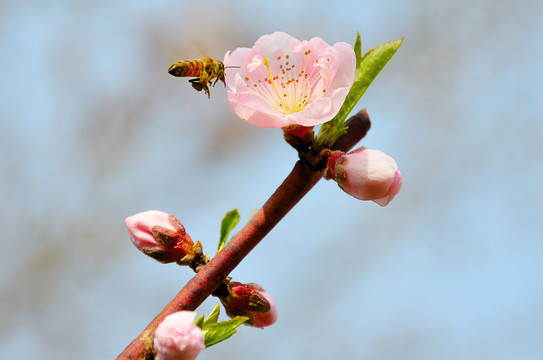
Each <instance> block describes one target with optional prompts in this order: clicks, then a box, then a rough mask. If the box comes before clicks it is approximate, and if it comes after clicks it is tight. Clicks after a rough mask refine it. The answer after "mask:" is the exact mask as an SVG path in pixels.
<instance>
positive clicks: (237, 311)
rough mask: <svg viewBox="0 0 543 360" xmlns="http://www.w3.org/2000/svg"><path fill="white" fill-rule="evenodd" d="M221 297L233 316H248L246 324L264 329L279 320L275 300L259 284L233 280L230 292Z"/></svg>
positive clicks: (229, 313)
mask: <svg viewBox="0 0 543 360" xmlns="http://www.w3.org/2000/svg"><path fill="white" fill-rule="evenodd" d="M219 298H220V300H221V302H222V304H223V306H224V308H225V310H226V314H227V315H228V316H230V317H231V318H234V317H236V316H247V317H248V318H249V321H247V322H246V323H245V324H246V325H251V326H254V327H257V328H261V329H263V328H264V327H266V326H270V325H271V324H273V323H275V321H276V320H277V308H276V307H275V302H274V301H273V299H272V297H271V296H270V295H269V294H268V293H267V292H266V290H264V289H263V288H262V287H261V286H260V285H258V284H255V283H249V284H242V283H239V282H231V283H230V284H228V293H227V294H225V295H220V296H219Z"/></svg>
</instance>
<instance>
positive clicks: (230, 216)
mask: <svg viewBox="0 0 543 360" xmlns="http://www.w3.org/2000/svg"><path fill="white" fill-rule="evenodd" d="M238 222H239V213H238V210H237V209H234V210H232V211H229V212H228V213H226V215H225V216H224V218H223V219H222V223H221V237H220V239H219V246H218V248H217V252H219V251H221V250H222V248H223V247H224V245H226V240H228V235H230V231H232V229H233V228H234V227H235V226H236V225H237V224H238Z"/></svg>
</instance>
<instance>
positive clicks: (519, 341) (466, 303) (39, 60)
mask: <svg viewBox="0 0 543 360" xmlns="http://www.w3.org/2000/svg"><path fill="white" fill-rule="evenodd" d="M542 20H543V3H542V2H541V1H539V0H526V1H522V2H518V1H513V0H501V1H491V0H475V1H466V0H455V1H452V0H446V1H439V2H436V1H430V0H412V1H389V0H387V1H379V2H374V1H371V2H370V1H356V2H355V1H352V2H349V1H344V2H336V3H333V4H331V3H330V2H321V1H297V2H293V1H281V0H279V1H274V2H269V1H266V2H263V1H262V2H260V1H253V2H249V1H235V0H232V1H229V2H223V1H215V0H209V1H206V2H198V1H172V0H159V1H153V2H150V1H142V0H137V1H117V2H110V1H103V0H98V1H88V0H84V1H77V2H73V1H66V0H58V1H53V0H51V1H32V0H31V1H25V2H15V1H2V2H0V44H1V46H0V74H1V79H2V80H1V86H0V97H1V102H0V154H1V155H0V169H1V170H0V227H1V229H2V237H1V239H2V251H1V254H0V263H1V268H2V270H1V272H0V299H1V307H0V322H1V324H2V326H1V327H0V357H1V358H17V359H37V358H40V359H112V358H115V357H116V356H117V355H118V354H119V353H120V352H122V350H123V349H124V348H125V346H127V345H128V344H129V343H130V342H131V341H132V340H133V339H134V338H135V337H136V336H137V335H138V334H139V333H140V331H141V330H142V329H143V328H144V327H145V326H146V325H147V324H148V323H149V322H150V321H151V320H152V319H153V317H154V316H155V315H156V314H157V313H158V312H159V311H160V310H162V308H163V306H164V305H165V304H166V303H167V302H169V301H170V299H171V298H173V296H174V295H175V294H176V293H177V292H178V290H179V289H180V288H181V287H182V286H183V285H184V284H185V283H186V282H187V281H188V280H189V279H190V277H191V276H192V273H191V271H190V270H188V269H185V268H180V267H178V266H175V265H168V266H165V265H161V264H159V263H157V262H155V261H153V260H152V259H150V258H148V257H146V256H144V255H141V254H140V253H139V252H138V251H137V250H136V249H135V248H134V247H133V246H132V244H131V243H130V241H129V239H128V236H127V233H126V227H125V224H124V219H125V217H127V216H129V215H132V214H134V213H137V212H140V211H144V210H149V209H158V210H162V211H166V212H169V213H172V214H174V215H176V216H177V217H178V218H179V219H180V220H181V221H182V222H183V224H184V225H185V227H186V229H187V231H188V233H189V234H190V235H191V237H192V238H193V239H195V240H201V241H202V242H203V244H204V249H205V250H206V251H209V252H213V251H214V249H215V247H216V244H217V241H218V237H219V225H220V220H221V219H222V216H223V215H224V214H225V213H226V212H227V211H229V210H231V209H234V208H238V209H239V211H240V213H241V215H242V222H244V221H246V220H247V219H248V218H249V216H250V214H251V213H252V211H253V210H254V209H255V208H258V207H260V206H261V205H262V204H263V203H264V201H265V200H266V199H267V198H268V196H269V195H270V194H271V193H272V192H273V191H274V190H275V188H276V187H277V186H278V185H279V184H280V182H281V181H282V180H283V179H284V177H285V176H286V175H287V174H288V173H289V172H290V170H291V168H292V166H293V164H294V163H295V161H296V160H297V157H296V153H295V151H294V150H292V149H291V148H289V146H288V145H287V144H286V143H284V141H283V139H282V133H281V131H280V130H267V129H260V128H256V127H253V126H251V125H249V124H246V123H244V122H243V121H241V120H239V119H237V118H236V117H234V115H233V114H232V113H231V112H230V110H229V108H228V105H227V100H226V91H225V89H224V88H223V87H222V85H221V84H218V85H217V86H216V87H215V88H212V89H211V99H210V100H208V99H207V97H206V96H205V94H204V93H197V92H196V91H194V90H193V89H192V87H191V86H190V84H189V83H188V82H187V79H179V78H174V77H171V76H170V75H168V73H167V71H166V70H167V68H168V66H169V65H170V64H171V63H173V62H174V61H177V60H181V59H191V58H202V57H205V56H211V57H215V58H219V59H222V57H223V55H224V53H225V52H226V51H228V50H233V49H235V48H236V47H239V46H244V47H250V46H252V44H253V43H254V42H255V40H257V39H258V38H259V37H260V36H261V35H264V34H269V33H272V32H274V31H278V30H280V31H286V32H288V33H289V34H291V35H293V36H294V37H296V38H298V39H309V38H311V37H314V36H320V37H322V38H323V39H325V40H326V41H327V42H328V43H330V44H333V43H335V42H338V41H346V42H349V43H351V44H353V43H354V39H355V36H356V32H357V31H359V32H360V33H361V36H362V47H363V51H367V50H368V49H369V48H371V47H373V46H377V45H379V44H381V43H383V42H385V41H388V40H393V39H398V38H400V37H403V36H404V37H405V41H404V43H403V45H402V47H401V48H400V50H399V51H398V53H397V54H396V55H395V56H394V58H393V59H392V60H391V62H390V63H389V64H388V65H387V66H386V67H385V69H384V70H383V72H382V73H381V74H380V75H379V76H378V77H377V79H376V81H375V82H374V84H373V85H372V86H371V87H370V89H369V90H368V92H367V93H366V94H365V95H364V97H363V98H362V100H361V102H360V103H359V106H358V107H357V108H356V110H358V109H360V108H363V107H365V108H367V110H368V112H369V114H370V117H371V118H372V121H373V127H372V129H371V131H370V133H369V134H368V136H367V137H366V139H364V140H363V142H362V145H364V146H366V147H369V148H376V149H380V150H382V151H384V152H386V153H387V154H389V155H391V156H392V157H394V158H395V159H396V160H397V162H398V164H399V166H400V169H401V171H402V173H403V176H404V186H403V189H402V191H401V192H400V194H399V195H398V196H397V197H396V199H395V200H394V201H393V202H392V203H391V204H390V205H389V206H387V207H385V208H381V207H380V206H378V205H376V204H374V203H372V202H361V201H358V200H356V199H354V198H352V197H350V196H348V195H346V194H345V193H343V192H342V191H341V190H340V189H339V188H338V187H337V185H336V184H335V183H334V182H326V181H324V180H322V181H321V182H320V183H319V184H317V186H316V187H315V188H314V189H313V190H312V191H311V192H310V193H309V195H308V196H307V197H305V198H304V199H303V200H302V201H301V203H300V204H299V205H298V206H297V207H296V208H295V209H293V210H292V211H291V213H289V214H288V216H287V217H286V218H285V219H284V220H283V221H282V222H281V223H280V224H279V225H278V226H277V227H276V229H274V230H273V231H272V232H271V233H270V235H268V237H267V238H265V239H264V240H263V242H262V243H261V244H260V245H259V246H258V247H257V248H256V249H255V250H254V251H253V253H251V255H250V256H249V257H248V258H246V259H245V260H244V261H243V263H242V264H241V265H240V266H239V267H238V268H237V269H236V270H235V271H234V273H233V274H232V276H233V277H234V278H235V280H237V281H241V282H258V283H259V284H261V285H262V286H263V287H265V288H266V290H268V292H269V293H271V294H272V296H273V297H274V299H275V301H276V303H277V306H278V309H279V320H278V322H277V323H276V324H275V325H274V326H272V327H270V328H267V329H265V330H263V331H262V330H258V329H252V328H249V327H242V328H241V329H240V330H239V331H238V334H237V335H235V336H234V337H233V338H232V339H231V340H229V341H227V342H224V343H222V344H219V345H216V346H214V347H212V348H210V349H208V350H205V351H204V352H203V353H202V354H201V356H200V357H199V358H200V359H202V360H205V359H219V358H220V359H255V358H258V359H285V360H290V359H329V358H332V357H334V358H338V359H339V358H341V359H387V360H388V359H402V360H408V359H417V360H420V359H440V360H448V359H494V360H498V359H516V360H520V359H543V282H542V281H543V279H542V277H543V261H542V258H543V220H542V218H541V216H542V215H541V214H542V213H543V192H542V189H541V186H542V184H543V169H542V165H543V157H542V153H543V152H542V150H543V145H542V143H543V122H542V121H541V120H542V119H541V113H542V112H543V101H542V97H541V94H542V92H543V70H542V69H543V66H542V65H543V31H541V30H542V28H541V21H542ZM227 76H228V75H227ZM215 303H216V299H214V298H211V299H208V300H207V301H206V302H205V303H204V304H203V305H202V306H201V307H200V308H199V309H198V312H199V313H209V311H210V309H211V308H212V307H213V306H214V304H215Z"/></svg>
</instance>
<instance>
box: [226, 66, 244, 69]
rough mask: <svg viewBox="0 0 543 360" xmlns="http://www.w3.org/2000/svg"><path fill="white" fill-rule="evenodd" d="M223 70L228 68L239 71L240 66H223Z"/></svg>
mask: <svg viewBox="0 0 543 360" xmlns="http://www.w3.org/2000/svg"><path fill="white" fill-rule="evenodd" d="M224 68H225V69H229V68H237V69H239V68H240V66H225V67H224Z"/></svg>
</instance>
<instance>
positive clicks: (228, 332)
mask: <svg viewBox="0 0 543 360" xmlns="http://www.w3.org/2000/svg"><path fill="white" fill-rule="evenodd" d="M248 320H249V318H248V317H246V316H236V317H235V318H233V319H231V320H227V321H221V322H220V323H213V324H208V325H206V326H204V327H203V328H202V332H203V333H204V339H205V340H204V343H205V346H206V347H210V346H212V345H215V344H217V343H220V342H221V341H224V340H226V339H228V338H229V337H231V336H232V335H234V334H235V333H236V332H237V331H236V329H237V328H238V327H239V326H241V324H243V323H244V322H246V321H248Z"/></svg>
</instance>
